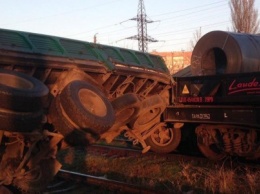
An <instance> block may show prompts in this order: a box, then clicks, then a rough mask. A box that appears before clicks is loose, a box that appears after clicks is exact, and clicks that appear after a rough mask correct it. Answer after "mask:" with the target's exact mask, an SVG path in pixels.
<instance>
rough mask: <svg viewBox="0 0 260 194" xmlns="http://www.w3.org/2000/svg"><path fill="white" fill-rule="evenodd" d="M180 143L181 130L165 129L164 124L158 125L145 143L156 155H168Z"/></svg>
mask: <svg viewBox="0 0 260 194" xmlns="http://www.w3.org/2000/svg"><path fill="white" fill-rule="evenodd" d="M180 141H181V130H180V129H179V128H178V129H177V128H173V127H167V125H166V123H160V124H159V125H157V128H156V129H155V130H154V131H153V133H152V134H151V136H149V137H148V138H147V139H146V140H145V142H146V144H147V145H149V146H151V150H152V151H154V152H156V153H170V152H172V151H174V150H175V149H176V148H177V147H178V145H179V143H180Z"/></svg>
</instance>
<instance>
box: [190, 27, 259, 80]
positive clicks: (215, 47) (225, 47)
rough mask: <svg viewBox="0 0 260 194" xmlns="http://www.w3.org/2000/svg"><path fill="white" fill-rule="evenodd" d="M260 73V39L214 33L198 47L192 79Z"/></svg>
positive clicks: (240, 34)
mask: <svg viewBox="0 0 260 194" xmlns="http://www.w3.org/2000/svg"><path fill="white" fill-rule="evenodd" d="M257 71H260V35H253V34H245V33H233V32H225V31H212V32H209V33H207V34H205V35H204V36H203V37H202V38H201V39H200V40H199V41H198V42H197V44H196V45H195V47H194V50H193V52H192V57H191V72H192V75H217V74H230V73H244V72H257Z"/></svg>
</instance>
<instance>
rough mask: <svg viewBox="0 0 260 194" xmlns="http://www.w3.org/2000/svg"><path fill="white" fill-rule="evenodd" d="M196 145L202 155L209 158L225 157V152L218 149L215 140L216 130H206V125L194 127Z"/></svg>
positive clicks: (218, 158)
mask: <svg viewBox="0 0 260 194" xmlns="http://www.w3.org/2000/svg"><path fill="white" fill-rule="evenodd" d="M196 134H197V145H198V147H199V149H200V151H201V152H202V154H203V155H204V156H206V157H207V158H209V159H211V160H222V159H224V158H225V157H227V153H225V152H224V151H222V150H221V149H220V146H219V145H218V144H219V142H218V141H217V140H216V137H217V135H216V131H215V130H211V129H209V130H207V125H200V126H199V127H197V128H196Z"/></svg>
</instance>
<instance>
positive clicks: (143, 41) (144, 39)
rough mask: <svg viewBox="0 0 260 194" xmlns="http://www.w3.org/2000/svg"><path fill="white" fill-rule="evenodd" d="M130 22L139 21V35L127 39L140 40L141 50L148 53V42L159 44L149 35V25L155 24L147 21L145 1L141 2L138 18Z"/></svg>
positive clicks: (140, 0) (141, 0)
mask: <svg viewBox="0 0 260 194" xmlns="http://www.w3.org/2000/svg"><path fill="white" fill-rule="evenodd" d="M130 20H136V21H137V29H138V34H137V35H135V36H130V37H128V38H126V39H134V40H138V48H139V50H140V51H143V52H147V51H148V42H158V40H155V39H154V38H152V37H150V36H148V35H147V23H153V22H154V21H152V20H147V19H146V13H145V7H144V1H143V0H139V4H138V11H137V17H135V18H132V19H130Z"/></svg>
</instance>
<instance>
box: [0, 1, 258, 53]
mask: <svg viewBox="0 0 260 194" xmlns="http://www.w3.org/2000/svg"><path fill="white" fill-rule="evenodd" d="M0 2H1V6H0V18H2V19H1V21H0V28H4V29H12V30H19V31H27V32H33V33H39V34H47V35H53V36H59V37H65V38H70V39H76V40H83V41H87V42H93V41H94V36H95V35H96V38H97V43H99V44H105V45H111V46H117V47H124V48H128V49H134V50H138V41H137V40H134V39H127V38H128V37H132V36H135V35H137V33H138V28H137V21H136V20H131V19H134V18H136V17H137V11H138V4H139V0H91V1H90V0H51V1H43V0H22V1H20V0H6V1H4V0H0ZM228 3H229V0H196V1H195V0H182V1H181V0H144V5H145V13H146V17H147V18H146V19H147V20H149V21H151V23H147V34H148V36H149V37H151V38H153V39H154V40H156V41H157V42H149V43H148V51H149V52H151V51H158V52H175V51H189V50H191V41H192V40H193V41H194V34H195V32H196V31H198V30H201V33H202V35H204V34H206V33H207V32H209V31H213V30H224V31H226V30H229V29H231V28H232V24H231V16H230V8H229V4H228ZM255 8H257V9H258V10H260V0H255ZM259 15H260V13H259Z"/></svg>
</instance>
